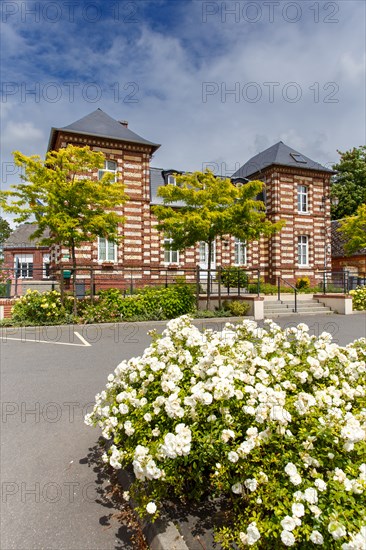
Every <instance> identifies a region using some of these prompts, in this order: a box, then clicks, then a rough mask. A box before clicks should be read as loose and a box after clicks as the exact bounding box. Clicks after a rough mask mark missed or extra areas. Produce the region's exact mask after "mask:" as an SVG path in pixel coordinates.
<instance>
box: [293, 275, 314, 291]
mask: <svg viewBox="0 0 366 550" xmlns="http://www.w3.org/2000/svg"><path fill="white" fill-rule="evenodd" d="M295 286H296V288H297V289H298V290H301V289H303V288H309V287H310V279H309V277H299V278H298V279H297V281H296V285H295Z"/></svg>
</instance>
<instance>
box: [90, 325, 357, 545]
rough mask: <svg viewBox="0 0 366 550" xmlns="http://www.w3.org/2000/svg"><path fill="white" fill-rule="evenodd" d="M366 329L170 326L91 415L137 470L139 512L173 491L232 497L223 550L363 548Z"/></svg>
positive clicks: (125, 366)
mask: <svg viewBox="0 0 366 550" xmlns="http://www.w3.org/2000/svg"><path fill="white" fill-rule="evenodd" d="M365 359H366V339H362V340H359V341H356V342H354V343H353V344H350V345H349V346H347V347H345V348H341V347H339V346H338V345H336V344H334V343H332V342H331V336H330V335H329V334H327V333H323V334H321V335H320V336H319V337H315V336H310V335H309V333H308V328H307V327H306V325H303V324H300V325H298V326H297V327H293V328H288V329H286V330H282V329H281V328H280V327H279V326H277V325H276V324H275V323H273V322H272V321H270V322H268V323H267V326H266V328H265V329H262V328H258V327H257V325H256V323H255V322H253V321H244V322H243V323H242V324H240V325H236V326H234V325H230V324H227V325H226V327H225V329H224V330H223V331H222V332H213V331H211V330H206V331H205V332H204V333H203V334H202V333H200V332H199V331H198V329H196V328H195V327H194V326H193V325H192V324H191V319H190V318H189V317H188V316H183V317H181V318H179V319H175V320H173V321H170V322H169V323H168V326H167V329H166V330H165V331H164V333H163V335H162V337H158V336H157V335H155V336H154V339H153V343H152V344H151V345H150V347H149V348H147V349H146V350H145V352H144V354H143V355H142V357H137V358H133V359H130V360H129V361H122V363H121V364H120V365H118V367H117V368H116V369H115V372H114V374H111V375H109V377H108V383H107V387H106V390H104V391H102V392H101V393H100V394H99V395H97V396H96V405H95V408H94V411H93V412H92V413H91V414H90V415H87V417H86V420H85V421H86V423H87V424H89V425H98V426H100V427H101V428H102V433H103V436H104V437H105V439H107V440H109V439H111V438H112V439H113V444H112V446H111V448H110V450H109V451H108V453H106V454H105V455H104V460H105V462H109V463H110V464H111V465H112V466H113V467H114V468H116V469H120V468H125V467H128V466H131V465H132V467H133V470H134V473H135V476H136V481H135V483H134V484H133V486H132V489H131V494H132V496H133V498H134V499H135V500H137V502H138V503H139V508H138V510H139V512H140V513H141V515H144V514H150V517H151V518H152V519H154V518H155V517H157V515H158V514H159V505H160V503H161V502H163V501H164V499H167V498H169V497H173V496H175V497H180V498H182V499H184V500H186V499H205V498H208V497H210V496H226V497H227V498H228V499H231V512H230V513H228V514H227V522H226V525H225V526H224V527H221V528H220V529H219V530H218V531H217V534H216V537H217V540H218V541H220V543H221V544H222V546H223V547H224V548H245V547H246V546H252V547H253V548H263V549H264V548H265V549H268V548H284V547H289V546H296V548H304V549H305V548H306V549H307V548H312V547H314V548H316V547H317V546H323V547H324V548H329V549H330V548H342V550H350V549H362V550H364V547H365V541H366V538H365V530H366V527H365V526H364V524H365V507H364V503H365V500H364V491H365V487H366V464H365V462H364V461H365V456H366V442H365V436H366V431H365V430H366V408H365V394H366V388H365V372H366V365H365Z"/></svg>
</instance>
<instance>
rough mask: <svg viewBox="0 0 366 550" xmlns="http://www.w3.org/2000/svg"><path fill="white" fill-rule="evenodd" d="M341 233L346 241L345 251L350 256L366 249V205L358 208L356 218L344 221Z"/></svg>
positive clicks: (340, 229) (351, 217)
mask: <svg viewBox="0 0 366 550" xmlns="http://www.w3.org/2000/svg"><path fill="white" fill-rule="evenodd" d="M339 231H340V232H341V233H342V234H343V235H344V237H345V239H346V242H345V245H344V249H345V251H346V252H347V253H348V254H354V253H355V252H358V251H359V250H362V249H363V248H366V204H361V206H359V207H358V209H357V211H356V215H355V216H350V217H349V218H345V219H344V220H342V221H341V225H340V228H339Z"/></svg>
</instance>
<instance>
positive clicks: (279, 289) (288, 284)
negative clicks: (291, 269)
mask: <svg viewBox="0 0 366 550" xmlns="http://www.w3.org/2000/svg"><path fill="white" fill-rule="evenodd" d="M281 281H282V282H283V283H285V285H287V286H289V287H290V288H292V290H293V291H294V297H295V304H294V305H295V307H294V313H297V292H298V290H297V288H296V286H294V285H292V284H291V283H289V282H288V281H287V280H286V279H283V277H277V297H278V301H279V302H280V301H281Z"/></svg>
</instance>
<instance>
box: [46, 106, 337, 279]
mask: <svg viewBox="0 0 366 550" xmlns="http://www.w3.org/2000/svg"><path fill="white" fill-rule="evenodd" d="M68 144H72V145H78V146H80V147H84V146H86V145H88V146H90V148H92V149H93V150H95V151H101V152H102V153H104V155H105V157H106V159H107V160H109V161H112V163H115V164H114V166H115V167H116V175H117V177H118V179H119V180H120V181H122V182H123V184H124V186H125V191H126V194H127V195H128V197H129V198H128V200H127V201H126V203H125V204H124V205H121V206H120V207H119V208H118V209H117V210H118V212H119V213H120V214H121V216H124V218H125V223H124V225H121V227H120V234H121V235H122V236H123V240H122V242H121V244H119V245H118V247H117V251H116V255H115V256H114V257H113V259H112V261H110V260H109V259H108V258H106V257H104V258H101V255H100V249H99V247H100V243H99V245H98V242H94V243H84V244H83V245H82V246H81V247H79V249H78V251H77V262H78V264H79V265H80V266H93V267H94V270H95V273H94V275H95V277H99V278H104V279H105V280H109V281H111V285H112V281H113V280H114V279H115V275H116V274H117V272H118V270H122V269H125V270H127V269H134V268H136V269H137V268H139V269H141V275H140V277H141V282H145V283H148V282H149V280H153V279H155V280H157V279H158V278H159V275H158V272H157V271H156V272H155V273H154V269H155V270H158V269H159V268H160V269H161V268H170V269H172V268H177V269H179V270H181V271H182V274H183V272H184V271H187V270H192V273H193V271H194V270H195V268H196V266H197V265H201V267H203V264H204V262H203V257H202V246H201V252H200V246H199V245H197V247H195V248H192V249H187V250H185V251H183V252H180V253H179V255H178V256H177V257H176V256H172V257H171V258H169V261H166V260H167V258H166V253H165V249H164V236H163V235H161V234H160V233H159V232H158V231H157V229H156V224H157V221H156V219H155V217H154V215H153V214H152V206H153V205H154V204H159V200H161V199H159V198H158V196H157V188H158V187H159V185H165V184H166V183H167V182H168V175H169V174H172V173H173V172H174V170H163V169H158V168H153V167H151V166H150V163H151V158H152V155H153V153H154V152H155V151H156V150H157V149H158V147H159V145H158V144H155V143H152V142H150V141H147V140H146V139H144V138H141V137H140V136H138V135H137V134H135V133H134V132H132V131H130V130H129V129H128V126H127V123H126V122H118V121H116V120H114V119H112V118H111V117H109V116H108V115H106V114H105V113H103V111H101V110H100V109H98V110H97V111H94V113H91V114H90V115H87V116H86V117H84V118H82V119H80V120H79V121H76V122H75V123H73V124H71V125H70V126H67V127H64V128H52V130H51V136H50V142H49V147H48V148H49V150H57V149H60V148H62V147H66V146H67V145H68ZM331 174H332V172H331V171H330V170H328V169H327V168H325V167H323V166H321V165H320V164H318V163H316V162H314V161H312V160H311V159H308V158H307V157H304V156H303V155H300V153H298V152H296V151H294V150H293V149H291V148H290V147H287V146H286V145H285V144H283V143H282V142H279V143H278V144H276V145H274V146H273V147H270V148H269V149H267V150H266V151H264V152H262V153H259V155H256V156H255V157H253V158H252V159H250V161H248V162H247V163H245V164H244V165H243V166H242V167H241V168H240V169H239V170H238V171H237V172H236V173H235V174H233V176H232V181H233V183H234V184H235V183H236V182H240V183H241V184H245V182H246V181H248V180H253V179H260V180H262V181H264V182H265V184H266V191H265V202H266V213H267V216H268V218H269V219H270V220H271V221H279V220H285V222H286V225H285V227H284V228H283V230H282V231H281V232H280V233H279V234H277V235H275V236H273V237H272V238H270V239H261V240H260V242H253V243H248V245H247V247H246V261H242V263H243V267H244V268H247V269H253V270H254V269H259V270H260V272H261V276H262V277H263V278H264V279H265V280H266V281H270V282H276V280H277V277H278V276H281V277H283V278H285V279H287V280H288V281H290V282H294V281H296V279H297V278H299V277H301V276H308V277H309V278H310V279H311V280H312V281H313V282H315V281H316V280H320V279H321V275H320V273H319V272H320V271H321V270H324V268H325V267H326V268H327V269H330V267H331V256H330V202H329V200H328V199H327V197H329V185H330V177H331ZM93 177H95V178H98V173H97V172H95V173H94V174H93ZM299 186H302V190H303V191H304V190H305V191H304V193H305V195H306V200H305V202H306V205H305V206H306V208H304V211H303V212H299V211H298V193H299ZM299 237H301V238H302V237H304V243H303V245H302V246H303V249H302V250H303V253H304V258H305V260H306V261H304V262H303V263H304V265H299V261H298V252H299ZM237 247H238V245H236V244H235V239H234V238H233V237H230V236H228V237H227V238H225V239H217V242H216V251H215V265H214V266H213V267H217V266H223V267H225V266H229V265H235V260H236V253H235V251H237V250H238V248H237ZM52 253H53V262H54V264H55V266H56V267H57V266H63V267H65V266H66V267H67V265H68V264H69V256H68V253H69V251H68V250H66V249H60V248H55V249H54V250H53V251H52ZM306 254H307V256H306ZM242 260H243V258H242ZM81 276H85V274H84V275H80V277H81ZM114 283H115V281H114ZM113 286H117V285H116V284H114V285H113Z"/></svg>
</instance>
